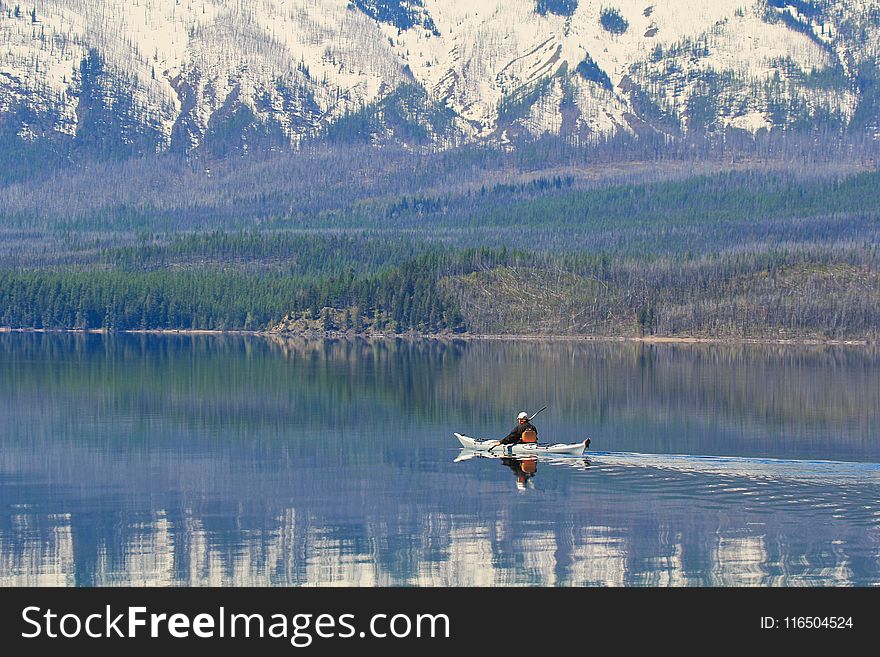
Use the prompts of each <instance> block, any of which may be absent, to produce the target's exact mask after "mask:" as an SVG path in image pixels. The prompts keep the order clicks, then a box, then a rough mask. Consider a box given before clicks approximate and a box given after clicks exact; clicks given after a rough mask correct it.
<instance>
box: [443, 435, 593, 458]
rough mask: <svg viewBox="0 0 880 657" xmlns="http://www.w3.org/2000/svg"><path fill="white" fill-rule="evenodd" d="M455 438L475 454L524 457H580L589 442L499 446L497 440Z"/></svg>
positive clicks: (459, 436) (457, 436) (458, 436)
mask: <svg viewBox="0 0 880 657" xmlns="http://www.w3.org/2000/svg"><path fill="white" fill-rule="evenodd" d="M455 437H456V438H458V442H460V443H461V446H462V447H464V448H465V449H470V450H473V451H475V452H482V451H488V450H489V449H492V448H493V447H494V449H492V452H493V453H495V454H519V455H523V456H529V455H532V454H534V455H538V454H574V455H575V456H579V455H580V454H583V453H584V450H585V449H586V448H587V440H584V441H583V442H580V443H569V444H564V443H557V444H556V445H539V444H538V443H517V444H516V445H499V444H498V441H497V440H477V439H475V438H469V437H468V436H463V435H461V434H460V433H456V434H455Z"/></svg>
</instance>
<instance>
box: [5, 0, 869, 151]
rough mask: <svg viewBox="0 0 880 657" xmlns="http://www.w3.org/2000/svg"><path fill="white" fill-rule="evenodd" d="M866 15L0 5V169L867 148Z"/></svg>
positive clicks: (399, 3) (864, 2)
mask: <svg viewBox="0 0 880 657" xmlns="http://www.w3.org/2000/svg"><path fill="white" fill-rule="evenodd" d="M878 51H880V0H713V1H712V2H705V1H704V0H480V1H479V2H473V0H249V1H244V0H29V1H28V0H0V152H2V153H4V154H5V155H4V157H7V156H9V154H10V153H14V152H15V151H14V149H15V148H17V147H19V146H20V145H31V146H33V145H40V144H48V145H50V146H56V145H57V146H63V147H65V148H70V147H72V148H74V149H80V150H83V151H86V152H96V153H98V154H101V155H112V156H115V155H129V154H138V153H148V152H154V151H156V152H161V151H168V150H171V151H177V152H182V153H189V152H193V151H194V150H198V149H206V150H208V151H210V152H212V153H214V154H220V155H222V154H227V153H232V152H241V151H247V150H252V149H279V148H285V147H289V146H298V145H301V144H303V143H305V142H307V141H309V140H329V141H342V142H351V141H355V142H365V141H366V142H372V143H386V142H393V143H398V144H402V145H404V146H406V147H428V148H432V149H445V148H449V147H451V146H455V145H459V144H464V143H481V142H485V143H490V144H493V145H499V144H500V145H515V144H516V143H517V142H518V141H519V140H523V139H533V138H536V137H539V136H541V135H545V134H553V135H561V136H563V137H565V138H567V139H569V140H571V141H572V142H574V143H591V142H597V141H602V140H606V139H608V138H613V137H614V136H617V135H624V134H630V135H642V134H657V135H661V136H662V135H666V136H667V137H668V138H669V139H677V138H682V137H686V136H693V137H703V136H707V135H708V136H713V135H721V134H726V133H728V132H729V131H731V130H734V131H740V132H742V133H743V134H746V133H751V134H757V133H759V132H760V131H779V130H786V131H789V130H791V131H797V130H806V131H818V132H823V133H832V134H838V133H843V132H852V133H854V134H859V135H862V136H864V135H867V136H868V137H869V138H877V137H878V135H880V125H878V124H880V119H878V117H880V111H878V109H880V91H878V89H880V86H878V84H877V81H878V78H880V74H878V68H880V66H878Z"/></svg>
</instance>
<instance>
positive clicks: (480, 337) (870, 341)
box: [0, 326, 880, 347]
mask: <svg viewBox="0 0 880 657" xmlns="http://www.w3.org/2000/svg"><path fill="white" fill-rule="evenodd" d="M0 333H53V334H54V333H72V334H81V335H87V334H97V335H113V334H120V335H181V336H187V335H191V336H197V335H218V336H220V335H233V336H254V337H263V338H267V337H271V338H282V339H284V338H310V339H315V340H328V339H329V340H341V339H353V338H361V339H365V340H437V341H451V340H464V341H490V340H495V341H513V342H540V341H548V342H638V343H642V344H658V345H659V344H730V345H736V344H767V345H801V346H859V347H864V346H870V345H876V344H880V340H878V339H875V338H867V337H864V338H815V337H812V338H811V337H801V338H770V337H754V338H740V337H696V336H662V335H646V336H626V335H554V334H547V335H533V334H482V333H412V332H408V333H344V332H338V333H337V332H329V333H320V332H303V333H291V332H280V331H254V330H244V329H228V330H227V329H124V330H120V331H111V330H107V329H42V328H40V329H38V328H10V327H6V326H4V327H0Z"/></svg>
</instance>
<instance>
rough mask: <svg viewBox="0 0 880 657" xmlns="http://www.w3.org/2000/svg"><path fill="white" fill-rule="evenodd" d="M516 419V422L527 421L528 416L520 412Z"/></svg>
mask: <svg viewBox="0 0 880 657" xmlns="http://www.w3.org/2000/svg"><path fill="white" fill-rule="evenodd" d="M516 419H517V420H528V419H529V414H528V413H526V412H525V411H522V412H521V413H520V414H519V415H517V416H516Z"/></svg>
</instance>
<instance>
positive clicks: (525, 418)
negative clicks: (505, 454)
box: [498, 411, 538, 445]
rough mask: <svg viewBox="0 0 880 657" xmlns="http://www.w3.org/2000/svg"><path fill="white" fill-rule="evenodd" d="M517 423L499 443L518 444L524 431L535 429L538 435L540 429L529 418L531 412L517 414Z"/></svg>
mask: <svg viewBox="0 0 880 657" xmlns="http://www.w3.org/2000/svg"><path fill="white" fill-rule="evenodd" d="M516 421H517V425H516V426H515V427H514V428H513V431H511V432H510V433H509V434H507V435H506V436H504V438H502V439H501V440H499V441H498V444H499V445H516V444H517V443H519V442H522V435H523V432H524V431H534V432H535V436H536V437H537V435H538V430H537V429H536V428H535V425H533V424H532V422H531V420H529V414H528V413H526V412H525V411H523V412H522V413H520V414H519V415H517V416H516Z"/></svg>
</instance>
